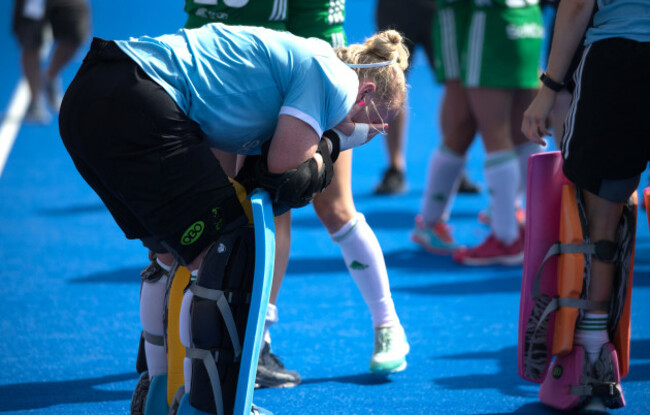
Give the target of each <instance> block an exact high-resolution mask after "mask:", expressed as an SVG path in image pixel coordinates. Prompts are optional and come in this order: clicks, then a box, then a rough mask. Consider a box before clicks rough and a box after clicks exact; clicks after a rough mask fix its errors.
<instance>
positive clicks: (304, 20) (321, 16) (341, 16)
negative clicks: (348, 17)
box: [287, 0, 347, 47]
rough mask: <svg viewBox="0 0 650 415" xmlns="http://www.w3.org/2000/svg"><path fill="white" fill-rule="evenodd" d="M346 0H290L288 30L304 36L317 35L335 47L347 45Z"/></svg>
mask: <svg viewBox="0 0 650 415" xmlns="http://www.w3.org/2000/svg"><path fill="white" fill-rule="evenodd" d="M344 22H345V0H290V1H289V17H288V20H287V30H288V31H289V32H291V33H293V34H294V35H298V36H302V37H315V38H318V39H322V40H324V41H326V42H328V43H329V44H330V45H332V46H333V47H342V46H346V45H347V38H346V36H345V30H343V23H344Z"/></svg>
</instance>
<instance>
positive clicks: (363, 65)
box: [346, 61, 395, 69]
mask: <svg viewBox="0 0 650 415" xmlns="http://www.w3.org/2000/svg"><path fill="white" fill-rule="evenodd" d="M393 63H395V61H384V62H375V63H347V64H346V65H348V66H349V67H350V68H353V69H356V68H379V67H380V66H388V65H391V64H393Z"/></svg>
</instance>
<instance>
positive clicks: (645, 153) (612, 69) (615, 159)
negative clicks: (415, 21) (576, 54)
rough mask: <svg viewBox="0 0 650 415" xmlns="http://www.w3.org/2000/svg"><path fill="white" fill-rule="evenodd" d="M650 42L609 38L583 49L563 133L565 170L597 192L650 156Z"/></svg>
mask: <svg viewBox="0 0 650 415" xmlns="http://www.w3.org/2000/svg"><path fill="white" fill-rule="evenodd" d="M648 68H650V43H648V42H646V43H639V42H635V41H632V40H627V39H621V38H613V39H607V40H601V41H599V42H596V43H594V44H592V45H591V46H588V47H587V48H586V49H585V52H584V55H583V57H582V61H581V62H580V65H579V66H578V68H577V70H576V72H575V76H574V81H575V83H576V88H575V91H574V93H573V101H572V103H571V108H570V109H569V113H568V115H567V118H566V121H565V133H564V137H563V138H562V155H563V157H564V159H565V161H564V174H565V175H566V176H567V177H568V178H569V179H570V180H571V181H573V182H574V183H576V184H577V185H579V186H581V187H583V188H585V189H587V190H589V191H590V192H591V193H594V194H600V193H601V190H602V189H601V187H602V186H603V182H604V181H611V180H626V179H630V178H633V177H635V176H638V175H640V174H641V173H642V172H643V171H644V170H645V168H646V166H647V164H648V161H649V160H650V123H648V120H647V118H648V114H650V70H648Z"/></svg>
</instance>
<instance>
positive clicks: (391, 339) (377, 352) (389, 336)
mask: <svg viewBox="0 0 650 415" xmlns="http://www.w3.org/2000/svg"><path fill="white" fill-rule="evenodd" d="M409 350H410V346H409V344H408V342H407V341H406V334H405V333H404V328H402V326H401V325H398V326H391V327H378V328H376V329H375V349H374V350H373V352H372V356H371V357H370V372H372V373H395V372H401V371H402V370H404V369H406V355H407V354H408V352H409Z"/></svg>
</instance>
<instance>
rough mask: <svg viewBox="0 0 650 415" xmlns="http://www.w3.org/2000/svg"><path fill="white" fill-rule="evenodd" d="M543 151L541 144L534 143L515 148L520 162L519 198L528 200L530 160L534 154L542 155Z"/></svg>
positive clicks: (530, 142)
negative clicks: (527, 187) (527, 184)
mask: <svg viewBox="0 0 650 415" xmlns="http://www.w3.org/2000/svg"><path fill="white" fill-rule="evenodd" d="M542 150H543V147H542V146H540V145H539V144H535V143H533V142H532V141H529V142H526V143H523V144H519V145H518V146H516V147H515V152H516V153H517V160H519V176H520V180H519V192H518V193H519V195H518V196H519V197H521V198H523V199H525V198H526V182H527V180H526V176H527V174H528V158H529V157H530V156H532V155H533V154H537V153H540V152H541V151H542Z"/></svg>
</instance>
